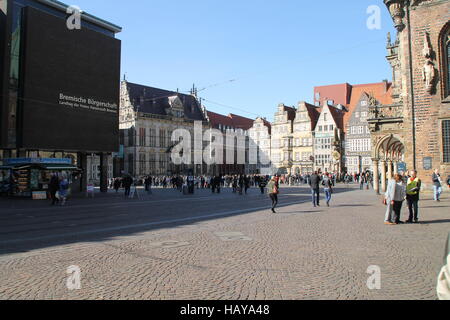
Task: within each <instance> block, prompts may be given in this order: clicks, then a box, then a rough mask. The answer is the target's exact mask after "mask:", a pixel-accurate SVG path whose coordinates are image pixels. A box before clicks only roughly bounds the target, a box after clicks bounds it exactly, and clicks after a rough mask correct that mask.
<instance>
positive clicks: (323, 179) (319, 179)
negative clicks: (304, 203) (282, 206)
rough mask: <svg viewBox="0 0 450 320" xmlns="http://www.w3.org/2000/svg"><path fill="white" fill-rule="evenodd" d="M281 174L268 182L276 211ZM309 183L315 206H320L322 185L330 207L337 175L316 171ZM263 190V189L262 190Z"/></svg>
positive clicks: (273, 209)
mask: <svg viewBox="0 0 450 320" xmlns="http://www.w3.org/2000/svg"><path fill="white" fill-rule="evenodd" d="M280 180H281V177H280V176H274V177H272V179H270V181H269V183H267V186H266V188H267V190H268V191H267V192H268V194H269V197H270V199H271V200H272V208H271V211H272V212H273V213H276V211H275V209H276V208H277V206H278V195H279V193H280ZM308 184H309V186H310V188H311V197H312V204H313V206H314V207H315V208H316V207H320V189H321V187H322V188H323V190H324V193H325V200H326V204H327V206H328V207H329V206H330V204H331V199H332V194H333V188H334V186H335V185H336V176H335V175H333V174H330V173H328V172H325V173H324V174H322V173H321V172H318V171H316V172H314V173H313V174H312V175H310V176H309V178H308ZM261 191H262V192H263V190H261Z"/></svg>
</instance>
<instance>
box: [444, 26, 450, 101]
mask: <svg viewBox="0 0 450 320" xmlns="http://www.w3.org/2000/svg"><path fill="white" fill-rule="evenodd" d="M446 38H447V39H446V42H445V54H446V57H447V70H446V71H447V74H446V76H447V92H446V93H447V96H450V32H448V31H447V37H446Z"/></svg>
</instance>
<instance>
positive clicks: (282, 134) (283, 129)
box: [271, 104, 296, 174]
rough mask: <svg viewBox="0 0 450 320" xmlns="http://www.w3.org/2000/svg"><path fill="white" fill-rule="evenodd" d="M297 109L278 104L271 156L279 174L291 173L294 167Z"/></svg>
mask: <svg viewBox="0 0 450 320" xmlns="http://www.w3.org/2000/svg"><path fill="white" fill-rule="evenodd" d="M295 114H296V110H295V108H293V107H287V106H285V105H284V104H280V105H278V110H277V112H276V113H275V118H274V122H273V123H272V136H271V141H272V142H271V145H272V150H271V157H272V164H273V166H274V167H275V168H277V169H278V173H279V174H291V173H292V167H293V161H292V160H293V159H292V156H293V138H294V137H293V128H294V119H295Z"/></svg>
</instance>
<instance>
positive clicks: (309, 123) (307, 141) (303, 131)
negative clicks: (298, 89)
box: [292, 102, 320, 175]
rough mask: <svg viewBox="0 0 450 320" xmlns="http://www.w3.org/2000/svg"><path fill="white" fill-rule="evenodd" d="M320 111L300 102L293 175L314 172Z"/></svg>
mask: <svg viewBox="0 0 450 320" xmlns="http://www.w3.org/2000/svg"><path fill="white" fill-rule="evenodd" d="M319 116H320V111H319V109H318V108H316V107H315V106H313V105H311V104H309V103H306V102H300V103H299V105H298V108H297V112H296V115H295V121H294V130H293V159H292V162H293V170H292V171H293V173H294V174H302V175H305V174H312V173H313V171H314V157H313V156H314V135H313V132H314V130H315V128H316V125H317V121H318V119H319Z"/></svg>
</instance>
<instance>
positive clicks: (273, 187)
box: [267, 177, 280, 213]
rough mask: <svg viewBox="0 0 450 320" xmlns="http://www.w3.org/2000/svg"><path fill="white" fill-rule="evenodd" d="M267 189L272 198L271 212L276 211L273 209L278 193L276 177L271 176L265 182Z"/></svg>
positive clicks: (276, 202)
mask: <svg viewBox="0 0 450 320" xmlns="http://www.w3.org/2000/svg"><path fill="white" fill-rule="evenodd" d="M267 190H268V193H269V197H270V200H272V213H276V211H275V209H276V207H277V205H278V194H279V193H280V186H279V184H278V180H277V178H276V177H273V178H272V179H271V180H270V182H269V183H268V184H267Z"/></svg>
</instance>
